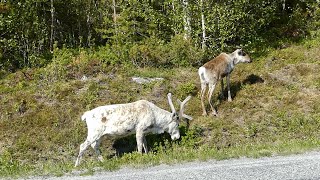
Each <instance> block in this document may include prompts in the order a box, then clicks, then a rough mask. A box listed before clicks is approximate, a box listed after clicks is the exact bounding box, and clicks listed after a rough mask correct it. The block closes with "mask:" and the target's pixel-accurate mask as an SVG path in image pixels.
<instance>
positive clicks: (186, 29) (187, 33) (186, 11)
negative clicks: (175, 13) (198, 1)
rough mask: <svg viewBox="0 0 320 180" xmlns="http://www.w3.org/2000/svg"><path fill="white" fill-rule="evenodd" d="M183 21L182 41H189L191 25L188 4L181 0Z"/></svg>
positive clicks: (186, 1) (185, 0)
mask: <svg viewBox="0 0 320 180" xmlns="http://www.w3.org/2000/svg"><path fill="white" fill-rule="evenodd" d="M182 3H183V13H184V15H183V20H184V39H189V38H190V37H191V23H190V21H191V20H190V16H189V2H188V0H183V1H182Z"/></svg>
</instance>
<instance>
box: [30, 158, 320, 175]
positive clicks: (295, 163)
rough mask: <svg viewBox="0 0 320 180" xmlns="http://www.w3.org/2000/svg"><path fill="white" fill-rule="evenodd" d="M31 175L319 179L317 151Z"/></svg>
mask: <svg viewBox="0 0 320 180" xmlns="http://www.w3.org/2000/svg"><path fill="white" fill-rule="evenodd" d="M32 179H38V180H39V179H52V180H57V179H59V180H61V179H62V180H64V179H65V180H67V179H68V180H89V179H90V180H97V179H108V180H109V179H117V180H118V179H120V180H132V179H140V180H141V179H153V180H163V179H165V180H169V179H174V180H179V179H181V180H182V179H266V180H267V179H268V180H269V179H279V180H280V179H281V180H283V179H320V152H308V153H304V154H298V155H289V156H275V157H264V158H258V159H253V158H240V159H229V160H222V161H216V160H209V161H205V162H198V161H195V162H188V163H183V164H175V165H159V166H154V167H148V168H143V169H134V168H122V169H120V170H117V171H112V172H110V171H101V172H97V173H95V174H94V175H90V176H74V175H66V176H62V177H32Z"/></svg>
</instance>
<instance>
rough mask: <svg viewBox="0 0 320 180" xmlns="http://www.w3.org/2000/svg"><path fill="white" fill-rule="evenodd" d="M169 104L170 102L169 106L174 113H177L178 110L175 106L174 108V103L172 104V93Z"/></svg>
mask: <svg viewBox="0 0 320 180" xmlns="http://www.w3.org/2000/svg"><path fill="white" fill-rule="evenodd" d="M167 96H168V102H169V105H170V108H171V111H172V113H176V109H175V108H174V106H173V103H172V97H171V96H172V95H171V93H168V95H167Z"/></svg>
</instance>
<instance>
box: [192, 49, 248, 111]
mask: <svg viewBox="0 0 320 180" xmlns="http://www.w3.org/2000/svg"><path fill="white" fill-rule="evenodd" d="M250 62H251V58H250V57H249V55H248V54H246V53H245V52H244V51H243V50H242V49H237V50H235V51H234V52H233V53H230V54H227V53H221V54H220V55H219V56H217V57H216V58H214V59H212V60H210V61H209V62H207V63H205V64H204V65H203V66H201V67H200V68H199V70H198V74H199V77H200V82H201V95H200V96H201V107H202V115H203V116H206V115H207V111H206V108H205V104H204V97H205V94H206V90H207V87H209V90H208V101H209V104H210V108H211V111H212V115H214V116H216V115H217V111H216V110H215V108H214V107H213V105H212V104H213V103H212V102H211V97H212V94H213V92H214V88H215V86H216V84H217V82H218V81H219V80H221V96H222V97H223V88H224V87H223V86H224V85H223V78H224V77H226V79H227V89H228V101H232V98H231V92H230V73H231V72H232V71H233V69H234V67H235V65H236V64H238V63H250Z"/></svg>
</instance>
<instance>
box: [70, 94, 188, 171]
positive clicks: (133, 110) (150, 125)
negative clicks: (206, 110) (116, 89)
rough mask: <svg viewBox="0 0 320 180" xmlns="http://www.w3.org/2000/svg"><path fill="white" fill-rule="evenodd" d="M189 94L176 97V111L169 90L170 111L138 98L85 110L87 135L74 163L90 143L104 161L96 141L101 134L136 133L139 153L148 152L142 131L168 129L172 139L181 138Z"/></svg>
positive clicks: (124, 134)
mask: <svg viewBox="0 0 320 180" xmlns="http://www.w3.org/2000/svg"><path fill="white" fill-rule="evenodd" d="M190 98H191V96H188V97H187V98H186V99H185V100H184V101H183V102H181V101H179V100H178V103H179V104H180V111H179V112H177V111H176V110H175V108H174V106H173V103H172V98H171V93H169V94H168V101H169V105H170V108H171V111H172V112H169V111H166V110H164V109H161V108H159V107H157V106H156V105H155V104H153V103H151V102H149V101H146V100H140V101H136V102H133V103H128V104H114V105H107V106H100V107H97V108H95V109H92V110H90V111H87V112H85V113H84V114H83V115H82V117H81V119H82V120H83V121H86V123H87V128H88V136H87V139H86V140H85V142H84V143H82V144H81V145H80V152H79V155H78V158H77V160H76V163H75V166H78V165H79V164H80V159H81V157H82V155H83V153H84V151H85V150H86V149H87V148H88V147H89V146H90V145H91V147H92V148H93V149H94V150H95V152H96V154H97V155H98V159H99V160H100V161H103V158H102V156H101V153H100V150H99V144H100V142H101V137H102V136H103V135H105V134H106V135H108V136H112V137H123V136H127V135H131V134H136V141H137V147H138V152H140V153H142V148H143V149H144V152H145V153H147V152H148V149H147V141H146V138H145V134H147V133H154V134H161V133H164V132H168V133H169V134H170V136H171V139H172V140H176V139H179V138H180V132H179V127H178V126H179V122H180V119H182V118H187V119H189V120H192V117H190V116H188V115H186V114H184V106H185V104H186V103H187V102H188V101H189V100H190Z"/></svg>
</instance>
